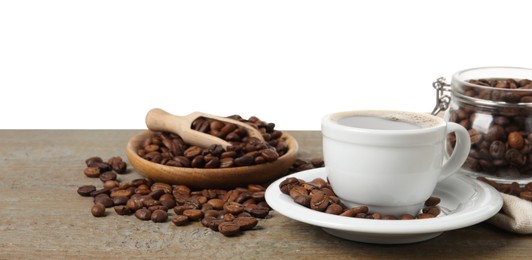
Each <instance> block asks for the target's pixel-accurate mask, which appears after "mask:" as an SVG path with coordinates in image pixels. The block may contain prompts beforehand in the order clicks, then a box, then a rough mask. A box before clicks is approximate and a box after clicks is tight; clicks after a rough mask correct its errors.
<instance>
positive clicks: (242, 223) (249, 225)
mask: <svg viewBox="0 0 532 260" xmlns="http://www.w3.org/2000/svg"><path fill="white" fill-rule="evenodd" d="M233 223H235V224H237V225H238V226H239V227H240V230H242V231H245V230H250V229H253V228H254V227H255V226H257V223H259V222H258V220H257V219H256V218H254V217H244V216H239V217H237V218H235V219H234V220H233Z"/></svg>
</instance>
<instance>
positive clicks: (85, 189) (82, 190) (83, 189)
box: [77, 185, 96, 197]
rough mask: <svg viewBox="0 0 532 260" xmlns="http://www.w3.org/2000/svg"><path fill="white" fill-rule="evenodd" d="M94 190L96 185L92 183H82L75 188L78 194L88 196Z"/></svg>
mask: <svg viewBox="0 0 532 260" xmlns="http://www.w3.org/2000/svg"><path fill="white" fill-rule="evenodd" d="M95 190H96V187H95V186H94V185H83V186H80V187H79V188H78V190H77V192H78V194H79V195H81V196H83V197H90V196H91V193H92V192H94V191H95Z"/></svg>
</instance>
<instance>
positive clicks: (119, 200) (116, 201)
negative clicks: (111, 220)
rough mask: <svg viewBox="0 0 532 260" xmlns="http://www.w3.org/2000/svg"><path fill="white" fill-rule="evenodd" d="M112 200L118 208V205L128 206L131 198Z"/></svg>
mask: <svg viewBox="0 0 532 260" xmlns="http://www.w3.org/2000/svg"><path fill="white" fill-rule="evenodd" d="M111 200H112V201H113V205H115V206H118V205H126V204H127V201H128V200H129V198H128V197H125V196H118V197H111Z"/></svg>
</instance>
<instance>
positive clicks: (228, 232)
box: [218, 222, 240, 237]
mask: <svg viewBox="0 0 532 260" xmlns="http://www.w3.org/2000/svg"><path fill="white" fill-rule="evenodd" d="M218 231H220V233H222V234H223V235H224V236H227V237H229V236H234V235H236V234H238V232H239V231H240V226H239V225H238V224H236V223H233V222H223V223H220V224H219V225H218Z"/></svg>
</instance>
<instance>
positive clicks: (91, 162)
mask: <svg viewBox="0 0 532 260" xmlns="http://www.w3.org/2000/svg"><path fill="white" fill-rule="evenodd" d="M101 162H103V160H102V158H101V157H98V156H93V157H90V158H88V159H86V160H85V164H86V165H87V167H92V165H94V164H95V163H101Z"/></svg>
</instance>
